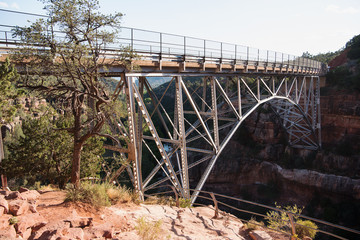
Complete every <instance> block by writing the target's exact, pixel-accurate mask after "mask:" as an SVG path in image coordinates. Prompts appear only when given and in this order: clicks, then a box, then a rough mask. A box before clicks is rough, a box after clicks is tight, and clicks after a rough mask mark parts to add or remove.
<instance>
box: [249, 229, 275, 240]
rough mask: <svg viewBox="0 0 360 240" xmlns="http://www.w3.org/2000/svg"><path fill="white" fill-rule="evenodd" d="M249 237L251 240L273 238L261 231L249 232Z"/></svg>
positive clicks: (270, 239)
mask: <svg viewBox="0 0 360 240" xmlns="http://www.w3.org/2000/svg"><path fill="white" fill-rule="evenodd" d="M249 235H250V237H251V239H253V240H273V238H272V237H271V236H270V235H269V234H268V233H267V232H264V231H261V230H254V231H251V232H250V233H249Z"/></svg>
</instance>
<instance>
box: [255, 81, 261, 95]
mask: <svg viewBox="0 0 360 240" xmlns="http://www.w3.org/2000/svg"><path fill="white" fill-rule="evenodd" d="M256 88H257V98H258V101H260V100H261V93H260V79H259V77H257V78H256Z"/></svg>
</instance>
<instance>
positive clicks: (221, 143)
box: [107, 73, 321, 202]
mask: <svg viewBox="0 0 360 240" xmlns="http://www.w3.org/2000/svg"><path fill="white" fill-rule="evenodd" d="M160 75H161V76H167V77H169V81H168V82H167V83H166V84H165V85H163V88H164V90H162V91H161V92H160V93H159V92H157V91H155V90H154V89H153V88H152V86H151V84H150V82H151V78H152V77H154V76H159V74H156V73H153V74H151V73H146V74H144V73H129V74H123V75H122V77H121V80H120V82H119V87H120V88H123V89H124V91H125V93H126V100H127V110H128V113H129V115H128V122H127V125H124V123H123V122H121V121H119V120H116V119H112V120H109V125H110V126H111V129H112V131H113V132H114V133H116V134H120V135H122V136H124V137H127V138H128V139H129V144H128V149H127V154H128V156H127V158H128V163H131V166H130V165H127V166H126V165H124V166H123V167H122V168H120V169H119V172H118V174H119V173H120V171H122V170H124V169H125V168H126V169H127V171H128V173H129V175H130V177H131V179H132V181H133V184H134V186H135V188H136V190H137V191H138V192H139V193H140V194H141V195H143V194H146V192H147V191H151V190H152V189H154V188H158V187H159V186H161V184H163V183H165V182H170V183H171V184H172V185H173V186H174V187H175V188H176V189H177V190H178V191H179V193H180V195H181V196H182V197H183V198H187V199H189V198H190V199H191V201H192V202H194V201H195V200H196V198H197V193H198V192H197V190H201V189H202V187H203V186H204V184H205V182H206V180H207V178H208V176H209V174H210V172H211V170H212V169H213V167H214V165H215V164H216V161H217V159H218V158H219V156H220V155H221V153H222V151H223V150H224V148H225V147H226V146H227V143H228V142H229V140H230V139H231V137H232V136H233V135H234V134H235V132H236V131H237V129H238V128H239V127H240V126H241V124H242V123H243V122H244V120H245V119H246V118H247V117H248V116H249V115H250V114H251V113H252V112H254V111H255V110H256V109H258V108H259V107H260V106H261V105H262V104H264V103H267V104H269V105H270V107H271V109H272V110H273V111H274V112H275V114H276V115H277V117H278V118H279V120H280V122H281V124H282V127H283V128H284V130H285V131H286V132H287V134H288V142H289V145H290V146H292V147H295V148H305V149H309V150H317V149H319V148H320V147H321V125H320V101H319V99H320V93H319V87H320V86H319V84H320V78H319V77H318V76H307V75H303V76H301V75H299V76H297V75H286V74H285V75H268V74H230V75H227V74H224V75H218V74H201V75H200V76H201V78H199V74H195V73H191V74H189V73H173V74H160ZM191 77H197V78H196V80H192V78H191ZM169 99H170V100H169ZM171 99H172V100H171ZM151 146H152V147H151ZM107 147H108V148H110V149H113V150H119V151H120V152H122V154H124V151H122V150H121V149H122V146H116V147H110V146H107ZM144 151H148V152H149V153H150V155H151V156H152V161H154V163H155V167H154V168H153V169H152V170H151V172H150V173H149V174H148V175H146V176H143V175H142V172H143V171H142V165H143V161H144V159H142V153H143V152H144ZM195 159H196V160H195ZM146 161H149V159H147V160H146ZM195 167H200V168H201V169H205V170H204V171H203V174H202V176H201V178H200V180H199V182H198V183H197V185H196V188H195V191H194V193H193V194H192V195H191V196H190V192H189V191H188V190H187V189H190V186H189V184H190V183H189V169H191V168H195ZM118 174H117V175H115V176H118ZM115 176H114V177H115Z"/></svg>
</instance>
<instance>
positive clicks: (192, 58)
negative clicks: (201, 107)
mask: <svg viewBox="0 0 360 240" xmlns="http://www.w3.org/2000/svg"><path fill="white" fill-rule="evenodd" d="M0 10H2V9H0ZM11 12H12V13H14V14H25V15H35V16H42V17H44V18H45V17H46V16H44V15H38V14H32V13H24V12H17V11H11ZM0 27H1V28H2V29H0V44H2V45H5V46H8V47H9V46H10V45H16V44H19V43H21V40H20V39H19V38H16V37H14V36H13V31H12V29H13V28H14V27H15V26H11V25H4V24H2V25H0ZM119 30H120V31H119V34H118V38H117V41H116V42H115V43H113V44H110V45H107V46H105V47H104V49H106V50H107V51H109V52H110V51H114V50H121V49H123V48H130V49H132V50H133V51H134V52H136V53H138V54H139V55H140V56H141V57H142V58H143V59H146V60H154V61H160V60H167V61H177V62H185V61H187V62H201V63H204V62H207V63H215V64H230V65H235V64H242V65H249V66H257V67H272V68H279V67H283V68H287V69H290V70H292V69H303V70H309V71H311V72H312V73H324V72H326V69H327V67H326V65H325V64H323V63H321V62H318V61H315V60H312V59H309V58H303V57H298V56H294V55H291V54H285V53H281V52H276V51H270V50H261V49H257V48H252V47H248V46H243V45H237V44H230V43H225V42H218V41H212V40H206V39H201V38H194V37H187V36H182V35H176V34H169V33H161V32H156V31H149V30H143V29H137V28H129V27H120V28H119ZM57 33H60V32H57ZM60 35H61V33H60Z"/></svg>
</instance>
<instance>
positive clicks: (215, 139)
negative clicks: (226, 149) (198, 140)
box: [211, 77, 220, 149]
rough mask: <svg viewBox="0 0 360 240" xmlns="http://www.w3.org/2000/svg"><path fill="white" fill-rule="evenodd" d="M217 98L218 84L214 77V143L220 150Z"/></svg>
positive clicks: (212, 83) (212, 80) (212, 112)
mask: <svg viewBox="0 0 360 240" xmlns="http://www.w3.org/2000/svg"><path fill="white" fill-rule="evenodd" d="M216 100H217V96H216V83H215V80H214V77H212V78H211V105H212V106H211V107H212V111H211V116H212V119H213V124H214V142H215V146H216V149H219V145H220V141H219V126H218V124H219V122H218V112H217V102H216Z"/></svg>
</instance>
